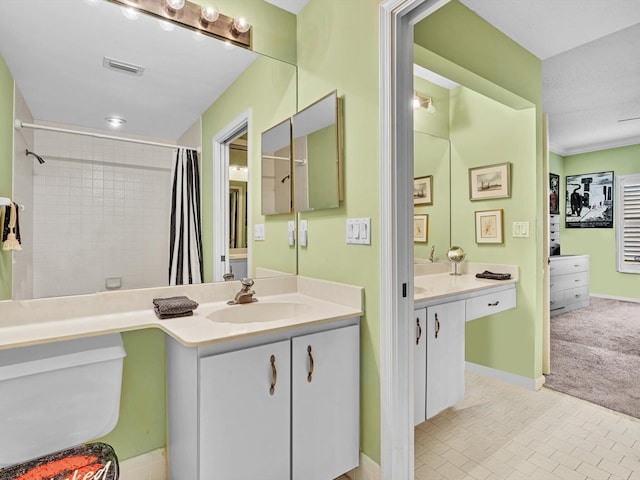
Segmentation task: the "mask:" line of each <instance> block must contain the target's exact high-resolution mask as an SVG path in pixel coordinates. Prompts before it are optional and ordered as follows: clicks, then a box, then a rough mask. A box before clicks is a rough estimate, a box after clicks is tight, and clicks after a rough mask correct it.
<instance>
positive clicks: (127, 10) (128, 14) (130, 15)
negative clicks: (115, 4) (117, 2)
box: [120, 7, 140, 20]
mask: <svg viewBox="0 0 640 480" xmlns="http://www.w3.org/2000/svg"><path fill="white" fill-rule="evenodd" d="M120 11H121V12H122V15H124V16H125V18H127V19H129V20H135V19H136V18H138V15H140V14H139V13H138V11H137V10H136V9H135V8H131V7H120Z"/></svg>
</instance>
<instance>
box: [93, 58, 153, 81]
mask: <svg viewBox="0 0 640 480" xmlns="http://www.w3.org/2000/svg"><path fill="white" fill-rule="evenodd" d="M102 66H103V67H104V68H108V69H110V70H116V71H118V72H122V73H127V74H129V75H137V76H138V77H140V76H142V73H143V72H144V67H141V66H140V65H135V64H133V63H127V62H123V61H121V60H116V59H115V58H109V57H104V59H103V60H102Z"/></svg>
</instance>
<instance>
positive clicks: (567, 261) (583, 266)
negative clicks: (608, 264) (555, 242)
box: [549, 255, 589, 277]
mask: <svg viewBox="0 0 640 480" xmlns="http://www.w3.org/2000/svg"><path fill="white" fill-rule="evenodd" d="M587 271H589V257H587V256H582V255H581V256H576V257H554V258H552V259H551V265H550V266H549V273H550V274H551V276H552V277H553V276H555V275H566V274H569V273H577V272H587Z"/></svg>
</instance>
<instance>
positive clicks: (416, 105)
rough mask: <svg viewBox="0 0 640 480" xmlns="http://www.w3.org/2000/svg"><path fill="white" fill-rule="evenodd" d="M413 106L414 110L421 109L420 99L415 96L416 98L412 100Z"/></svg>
mask: <svg viewBox="0 0 640 480" xmlns="http://www.w3.org/2000/svg"><path fill="white" fill-rule="evenodd" d="M411 106H412V107H413V108H420V99H419V98H418V97H417V96H414V97H413V98H412V99H411Z"/></svg>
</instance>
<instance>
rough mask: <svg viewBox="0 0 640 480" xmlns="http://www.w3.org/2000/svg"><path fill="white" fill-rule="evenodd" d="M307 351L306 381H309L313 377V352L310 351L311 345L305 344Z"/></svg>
mask: <svg viewBox="0 0 640 480" xmlns="http://www.w3.org/2000/svg"><path fill="white" fill-rule="evenodd" d="M307 353H308V354H309V375H307V382H309V383H311V380H312V379H313V378H312V377H313V353H312V352H311V345H308V346H307Z"/></svg>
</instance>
